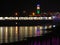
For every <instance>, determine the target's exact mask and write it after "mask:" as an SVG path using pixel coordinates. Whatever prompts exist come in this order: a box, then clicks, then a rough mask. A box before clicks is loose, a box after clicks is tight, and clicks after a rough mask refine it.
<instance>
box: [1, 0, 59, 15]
mask: <svg viewBox="0 0 60 45" xmlns="http://www.w3.org/2000/svg"><path fill="white" fill-rule="evenodd" d="M37 2H39V3H40V5H41V10H53V11H55V10H58V11H60V2H59V1H58V0H56V1H55V0H1V1H0V14H9V13H11V12H12V11H14V10H19V11H22V10H31V11H32V10H33V9H34V8H35V7H36V4H37Z"/></svg>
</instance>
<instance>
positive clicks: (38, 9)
mask: <svg viewBox="0 0 60 45" xmlns="http://www.w3.org/2000/svg"><path fill="white" fill-rule="evenodd" d="M36 14H37V15H36V16H40V14H41V12H40V5H39V4H37V10H36Z"/></svg>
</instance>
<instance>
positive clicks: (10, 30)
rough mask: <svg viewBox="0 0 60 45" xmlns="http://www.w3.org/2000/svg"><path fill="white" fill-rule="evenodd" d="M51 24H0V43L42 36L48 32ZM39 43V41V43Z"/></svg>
mask: <svg viewBox="0 0 60 45" xmlns="http://www.w3.org/2000/svg"><path fill="white" fill-rule="evenodd" d="M52 27H53V26H52V25H48V26H46V25H45V26H3V27H2V26H0V43H10V42H17V41H23V40H27V37H36V36H43V34H46V33H49V32H51V31H52V30H46V29H51V28H52ZM39 44H40V43H39Z"/></svg>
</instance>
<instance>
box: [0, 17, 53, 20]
mask: <svg viewBox="0 0 60 45" xmlns="http://www.w3.org/2000/svg"><path fill="white" fill-rule="evenodd" d="M0 20H52V17H0Z"/></svg>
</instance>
